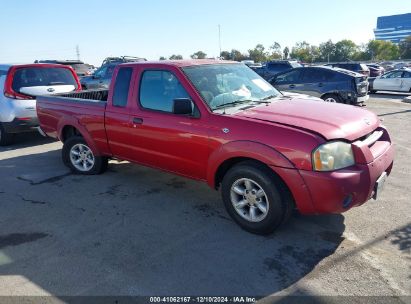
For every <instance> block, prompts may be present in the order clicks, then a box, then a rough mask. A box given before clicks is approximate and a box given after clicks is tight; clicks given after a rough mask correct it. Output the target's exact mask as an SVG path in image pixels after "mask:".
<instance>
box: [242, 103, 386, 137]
mask: <svg viewBox="0 0 411 304" xmlns="http://www.w3.org/2000/svg"><path fill="white" fill-rule="evenodd" d="M234 116H238V117H246V118H251V119H256V120H260V121H267V122H272V123H279V124H283V125H289V126H293V127H296V128H300V129H304V130H307V131H311V132H314V133H317V134H320V135H321V136H323V137H324V138H325V139H327V140H332V139H346V140H349V141H354V140H356V139H358V138H360V137H362V136H364V135H367V134H369V133H371V132H372V131H374V130H375V129H376V128H377V127H378V126H379V125H380V121H379V119H378V117H377V116H376V115H375V114H374V113H372V112H370V111H367V110H364V109H361V108H359V107H355V106H350V105H344V104H336V103H328V102H324V101H315V100H308V99H301V98H292V99H279V100H277V101H273V102H272V103H270V104H268V105H261V106H257V107H253V108H250V109H247V110H244V111H241V112H237V113H236V114H234Z"/></svg>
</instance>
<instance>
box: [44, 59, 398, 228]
mask: <svg viewBox="0 0 411 304" xmlns="http://www.w3.org/2000/svg"><path fill="white" fill-rule="evenodd" d="M103 93H104V94H103ZM62 95H63V96H41V97H40V98H39V102H38V106H37V111H38V116H39V120H40V125H41V128H42V130H43V131H44V132H45V133H46V134H48V135H49V136H52V137H55V138H58V139H60V140H61V141H62V142H63V143H64V145H63V149H62V160H63V162H64V164H65V165H67V166H68V167H69V168H70V169H71V170H72V171H73V172H75V173H77V174H100V173H102V172H104V171H105V170H106V169H107V166H108V160H109V158H117V159H123V160H128V161H130V162H135V163H139V164H142V165H146V166H150V167H155V168H158V169H161V170H165V171H169V172H173V173H176V174H180V175H183V176H185V177H188V178H192V179H195V180H200V181H203V182H206V183H207V184H208V185H209V186H210V187H211V188H212V189H216V190H217V189H220V190H221V194H222V199H223V202H224V205H225V207H226V209H227V212H228V214H230V216H231V217H232V218H233V220H234V221H235V222H236V223H238V224H239V225H240V226H241V227H242V228H243V229H245V230H247V231H250V232H253V233H258V234H268V233H271V232H272V231H274V230H275V229H276V228H277V227H279V226H280V225H281V224H282V223H284V222H285V221H286V220H287V219H288V218H289V217H290V215H291V214H292V212H293V210H294V209H295V208H296V209H298V210H299V211H300V212H301V213H303V214H324V213H325V214H327V213H328V214H329V213H342V212H345V211H347V210H349V209H350V208H353V207H356V206H360V205H362V204H363V203H365V202H366V201H368V200H369V199H371V198H374V199H377V198H378V197H379V195H380V191H381V190H382V189H383V188H382V186H383V184H384V181H385V180H386V178H387V176H388V175H389V174H390V172H391V169H392V166H393V160H394V147H393V144H392V143H391V139H390V136H389V133H388V131H387V130H386V128H385V127H384V126H383V125H382V124H381V121H380V120H379V118H378V117H377V116H376V115H375V114H374V113H372V112H369V111H367V110H364V109H360V108H357V107H347V106H345V105H340V104H330V103H325V102H319V101H313V100H308V99H300V100H299V99H298V98H296V99H291V100H290V98H286V97H284V96H283V95H282V94H280V93H279V92H278V91H277V90H276V89H275V88H273V87H272V86H271V85H270V84H269V83H267V82H266V81H264V79H262V78H261V77H259V76H258V75H257V74H256V73H254V72H253V71H252V70H250V69H249V68H247V67H246V66H245V65H244V64H241V63H237V62H227V61H214V60H196V61H193V60H189V61H182V60H179V61H169V62H160V63H159V62H152V63H128V64H122V65H118V66H117V67H116V69H115V71H114V79H113V83H112V85H111V86H110V89H109V91H107V90H100V91H82V92H76V93H67V94H62ZM87 99H88V100H87Z"/></svg>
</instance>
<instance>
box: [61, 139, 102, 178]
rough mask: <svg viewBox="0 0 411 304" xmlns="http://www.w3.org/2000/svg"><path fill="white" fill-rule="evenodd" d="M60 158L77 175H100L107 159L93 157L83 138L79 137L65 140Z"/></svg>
mask: <svg viewBox="0 0 411 304" xmlns="http://www.w3.org/2000/svg"><path fill="white" fill-rule="evenodd" d="M62 157H63V162H64V164H65V165H66V166H68V167H69V168H70V169H71V170H72V171H73V172H74V173H78V174H84V175H94V174H101V173H103V172H104V171H106V169H107V166H108V158H107V157H103V156H96V155H94V153H93V151H92V150H91V148H90V147H89V146H88V144H87V142H86V141H85V140H84V138H83V137H79V136H75V137H70V138H69V139H67V141H66V142H65V143H64V146H63V150H62Z"/></svg>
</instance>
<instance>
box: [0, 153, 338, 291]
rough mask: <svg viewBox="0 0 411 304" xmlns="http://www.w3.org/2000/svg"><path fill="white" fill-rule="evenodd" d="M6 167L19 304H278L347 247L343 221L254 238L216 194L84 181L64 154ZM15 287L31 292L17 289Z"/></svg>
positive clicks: (144, 173)
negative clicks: (229, 302)
mask: <svg viewBox="0 0 411 304" xmlns="http://www.w3.org/2000/svg"><path fill="white" fill-rule="evenodd" d="M0 167H1V172H0V177H1V179H2V180H3V183H2V184H1V185H0V208H1V209H2V212H1V213H0V231H1V232H0V286H1V285H3V286H5V287H3V288H6V290H8V289H9V290H11V288H13V290H12V292H13V293H14V294H19V293H23V292H24V293H25V294H27V293H29V294H31V293H37V292H35V291H30V286H32V288H33V289H34V290H38V288H40V289H42V290H43V291H46V292H48V293H50V294H53V295H56V296H72V295H131V296H133V295H170V294H175V295H254V296H256V295H259V296H266V295H269V294H272V293H275V292H278V291H281V290H283V289H285V288H287V287H289V286H290V285H292V284H293V283H295V282H297V281H298V280H300V279H302V278H303V277H305V276H306V275H307V274H309V273H311V272H313V269H314V268H315V267H316V265H318V264H319V263H320V262H321V261H322V260H324V259H326V258H327V257H329V256H330V255H332V254H333V253H334V252H335V250H336V249H337V248H338V246H339V244H340V243H341V242H342V241H343V240H344V237H343V232H344V229H345V226H344V217H343V216H342V215H328V216H312V217H305V216H297V217H293V218H292V219H291V220H290V222H289V223H288V224H287V225H285V226H283V227H281V228H280V229H279V230H278V231H277V232H276V233H274V234H273V235H270V236H266V237H263V236H257V235H252V234H249V233H247V232H245V231H242V230H241V229H240V228H239V227H238V226H237V225H236V224H235V223H234V222H233V221H232V220H231V219H230V218H229V217H228V215H227V213H226V212H225V210H224V208H223V205H222V202H221V199H220V195H219V193H217V192H215V191H212V190H210V189H209V188H208V187H207V186H206V185H204V184H202V183H199V182H195V181H191V180H188V179H184V178H180V177H176V176H174V175H171V174H168V173H163V172H159V171H156V170H152V169H148V168H144V167H141V166H136V165H132V164H129V163H126V162H115V161H114V162H113V161H112V162H111V164H110V168H109V171H108V172H107V173H106V174H103V175H100V176H80V175H72V174H71V173H70V172H68V171H67V170H66V169H65V168H64V166H63V165H62V164H61V161H60V151H59V150H56V151H50V152H46V153H42V154H32V155H27V156H21V157H16V158H9V159H6V160H3V161H0ZM39 172H41V174H40V173H39ZM2 257H3V258H2ZM8 276H23V277H24V278H26V280H28V281H29V282H30V284H31V285H30V284H26V285H25V286H26V287H25V289H24V290H23V289H22V290H20V291H19V287H18V285H13V286H14V287H7V286H8V285H7V278H8ZM7 288H8V289H7ZM0 291H1V292H2V294H4V293H5V291H4V290H1V287H0ZM10 292H11V291H10Z"/></svg>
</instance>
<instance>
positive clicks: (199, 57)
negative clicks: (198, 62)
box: [190, 51, 207, 59]
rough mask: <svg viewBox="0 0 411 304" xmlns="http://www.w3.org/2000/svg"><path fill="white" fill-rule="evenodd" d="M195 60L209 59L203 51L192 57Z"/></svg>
mask: <svg viewBox="0 0 411 304" xmlns="http://www.w3.org/2000/svg"><path fill="white" fill-rule="evenodd" d="M190 57H191V58H193V59H204V58H206V57H207V54H206V53H204V52H203V51H198V52H195V53H194V54H193V55H191V56H190Z"/></svg>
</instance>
